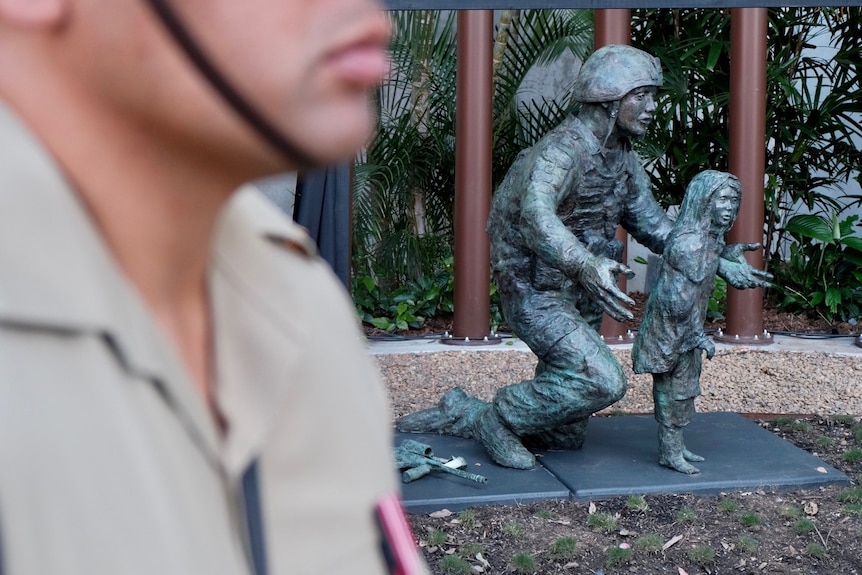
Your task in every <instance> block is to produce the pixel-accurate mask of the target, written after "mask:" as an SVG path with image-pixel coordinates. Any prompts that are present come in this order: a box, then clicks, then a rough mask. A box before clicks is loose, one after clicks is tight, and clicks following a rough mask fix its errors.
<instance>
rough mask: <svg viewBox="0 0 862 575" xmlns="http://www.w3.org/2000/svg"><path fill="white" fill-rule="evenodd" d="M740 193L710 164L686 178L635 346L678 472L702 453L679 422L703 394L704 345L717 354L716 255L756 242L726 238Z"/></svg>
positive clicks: (662, 450)
mask: <svg viewBox="0 0 862 575" xmlns="http://www.w3.org/2000/svg"><path fill="white" fill-rule="evenodd" d="M741 195H742V189H741V188H740V184H739V180H737V179H736V177H735V176H733V175H732V174H728V173H725V172H716V171H713V170H707V171H705V172H701V173H700V174H698V175H697V176H696V177H695V178H694V179H693V180H692V181H691V183H690V184H689V186H688V189H687V190H686V194H685V198H684V199H683V202H682V206H680V212H679V217H678V218H677V220H676V223H675V224H674V228H673V231H672V232H671V233H670V236H668V238H667V241H666V242H665V247H664V253H663V255H662V264H661V269H660V270H659V274H658V280H657V281H656V285H655V288H653V291H652V292H650V297H649V299H648V300H647V305H646V309H645V310H644V317H643V321H642V322H641V325H640V329H638V335H637V338H636V339H635V343H634V346H633V348H632V363H633V367H634V371H635V373H652V374H653V400H654V403H655V417H656V420H657V421H658V422H659V463H660V464H661V465H664V466H666V467H670V468H672V469H676V470H677V471H679V472H681V473H687V474H693V473H698V472H699V470H698V469H697V468H696V467H695V466H693V465H691V463H690V462H698V461H703V460H704V458H703V457H701V456H699V455H696V454H694V453H692V452H691V451H689V450H688V449H686V447H685V443H684V442H683V438H682V430H683V428H684V427H685V426H686V425H688V424H689V423H690V422H691V418H692V416H693V415H694V399H695V398H696V397H697V396H699V395H700V373H701V364H702V357H701V356H702V353H703V352H706V357H707V359H712V357H713V355H714V354H715V345H714V344H713V343H712V341H711V340H710V339H709V337H708V336H707V335H706V333H705V332H704V330H703V324H704V321H705V319H706V311H707V308H708V305H709V297H710V294H711V293H712V288H713V283H714V281H715V274H716V273H717V272H718V266H719V262H720V261H721V258H726V259H729V260H737V261H738V260H740V259H741V258H742V253H743V251H745V250H753V249H757V248H758V247H760V246H759V245H758V244H735V245H732V246H725V243H724V234H725V233H726V232H727V231H728V230H729V229H730V227H731V226H732V225H733V222H734V220H735V219H736V216H737V214H738V213H739V203H740V197H741ZM764 277H765V275H764Z"/></svg>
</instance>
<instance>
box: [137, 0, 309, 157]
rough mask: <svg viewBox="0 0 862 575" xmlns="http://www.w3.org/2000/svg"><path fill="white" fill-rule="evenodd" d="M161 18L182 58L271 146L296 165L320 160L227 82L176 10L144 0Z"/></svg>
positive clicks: (159, 1)
mask: <svg viewBox="0 0 862 575" xmlns="http://www.w3.org/2000/svg"><path fill="white" fill-rule="evenodd" d="M146 1H147V2H148V3H149V5H150V6H151V7H152V9H153V11H154V12H155V13H156V15H157V16H158V17H159V19H160V20H161V22H162V24H163V25H164V27H165V29H166V30H167V31H168V33H169V34H170V35H171V36H172V37H173V38H174V41H176V43H177V44H178V45H179V47H180V48H181V49H182V51H183V52H185V54H186V57H188V59H189V60H191V62H192V64H194V66H195V68H197V70H198V71H199V72H200V73H201V75H202V76H203V77H204V78H205V79H206V80H207V82H209V84H210V85H211V86H212V87H213V89H215V91H216V92H218V93H219V95H220V96H221V97H222V99H223V100H224V101H225V102H226V103H227V104H228V105H229V106H230V107H231V108H232V109H233V110H234V111H235V112H236V113H237V114H238V115H239V116H240V117H242V118H243V119H244V120H245V121H246V123H248V124H249V125H250V126H251V127H252V128H253V129H254V130H255V131H256V132H257V133H258V134H259V135H260V136H261V137H262V138H263V139H264V140H266V141H267V142H268V143H269V144H270V145H271V146H272V147H273V148H275V149H277V150H278V151H279V152H281V153H282V154H284V155H285V156H286V157H288V158H289V159H291V160H293V161H295V162H297V163H298V164H299V167H312V166H316V165H318V164H319V163H320V162H318V161H316V160H315V159H314V158H313V157H311V156H310V155H309V154H307V153H306V152H305V151H303V150H302V149H301V148H300V147H299V146H298V145H296V144H294V143H293V142H291V141H290V140H289V139H288V138H287V137H286V136H285V135H284V134H282V133H281V132H280V131H278V130H277V129H276V128H274V127H273V126H272V124H271V123H270V122H269V121H267V120H266V119H265V118H264V117H263V116H262V115H261V114H260V113H259V112H258V110H257V109H256V108H255V107H254V106H252V105H251V104H250V103H249V102H248V100H246V99H245V98H244V97H243V96H242V94H240V93H239V92H238V91H237V90H235V89H234V87H233V86H232V85H231V84H230V83H229V82H228V81H227V79H226V78H225V76H224V75H223V74H222V73H221V72H220V71H219V70H218V69H217V68H216V67H215V66H214V65H213V64H212V63H211V62H210V60H209V59H208V58H207V56H206V55H205V54H204V52H203V50H202V49H201V48H200V46H199V45H198V44H197V42H195V40H194V38H192V36H191V34H190V33H189V31H188V29H187V28H186V27H185V26H184V25H183V23H182V21H180V19H179V17H178V16H177V13H176V12H175V11H174V10H173V9H172V8H171V6H170V5H169V4H168V0H146Z"/></svg>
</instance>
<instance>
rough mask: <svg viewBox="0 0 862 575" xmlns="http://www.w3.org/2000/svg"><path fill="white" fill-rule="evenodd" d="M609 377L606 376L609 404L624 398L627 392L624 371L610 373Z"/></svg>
mask: <svg viewBox="0 0 862 575" xmlns="http://www.w3.org/2000/svg"><path fill="white" fill-rule="evenodd" d="M608 375H609V377H607V378H605V385H604V387H605V393H606V395H607V398H608V405H610V404H611V403H616V402H618V401H619V400H621V399H622V398H623V396H624V395H625V394H626V388H627V384H626V378H625V375H623V374H622V373H619V374H608Z"/></svg>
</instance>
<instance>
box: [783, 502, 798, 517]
mask: <svg viewBox="0 0 862 575" xmlns="http://www.w3.org/2000/svg"><path fill="white" fill-rule="evenodd" d="M778 514H779V515H781V516H782V517H787V518H788V519H796V518H797V517H801V516H802V510H801V509H799V508H798V507H796V506H795V505H789V504H788V505H782V506H781V507H779V508H778Z"/></svg>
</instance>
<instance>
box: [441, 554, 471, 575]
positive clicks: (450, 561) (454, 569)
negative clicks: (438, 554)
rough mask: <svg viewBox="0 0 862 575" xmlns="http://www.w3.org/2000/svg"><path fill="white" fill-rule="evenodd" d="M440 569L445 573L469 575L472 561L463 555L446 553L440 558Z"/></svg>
mask: <svg viewBox="0 0 862 575" xmlns="http://www.w3.org/2000/svg"><path fill="white" fill-rule="evenodd" d="M440 569H442V570H443V573H449V574H451V575H469V574H470V573H471V571H472V570H471V568H470V563H468V562H467V560H466V559H464V558H463V557H459V556H457V555H446V556H445V557H443V559H441V560H440Z"/></svg>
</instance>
